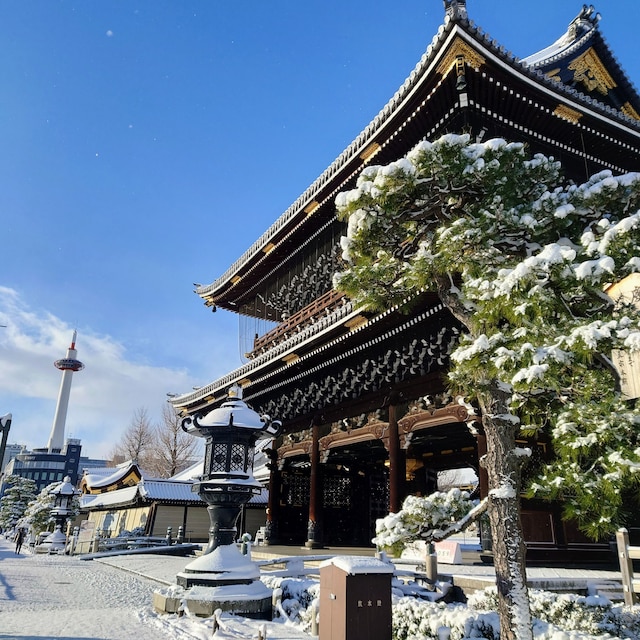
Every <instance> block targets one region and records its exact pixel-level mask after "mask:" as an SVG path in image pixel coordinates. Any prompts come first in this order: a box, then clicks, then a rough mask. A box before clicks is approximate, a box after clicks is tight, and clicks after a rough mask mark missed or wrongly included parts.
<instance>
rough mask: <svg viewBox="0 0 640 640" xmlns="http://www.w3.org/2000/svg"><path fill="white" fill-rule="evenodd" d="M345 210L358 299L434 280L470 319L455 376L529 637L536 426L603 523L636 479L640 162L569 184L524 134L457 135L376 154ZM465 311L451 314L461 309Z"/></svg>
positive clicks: (508, 589) (399, 299)
mask: <svg viewBox="0 0 640 640" xmlns="http://www.w3.org/2000/svg"><path fill="white" fill-rule="evenodd" d="M336 205H337V208H338V215H339V216H340V217H342V218H343V219H347V220H348V228H347V236H346V237H345V238H343V240H342V247H343V257H344V259H345V261H346V268H345V270H344V271H343V272H342V273H339V274H337V275H336V277H335V282H334V284H335V286H336V287H337V288H338V289H340V290H342V291H345V292H346V293H347V294H348V295H349V296H350V297H351V298H352V299H353V300H354V302H355V303H356V304H357V305H362V307H364V308H371V309H377V310H382V309H387V308H389V307H390V306H391V305H394V304H395V305H398V306H399V308H401V309H409V308H411V306H412V305H413V304H415V303H416V300H418V299H419V296H418V295H417V294H418V293H419V292H421V291H424V290H431V291H435V292H437V293H438V295H439V297H440V299H441V301H442V302H443V304H444V305H445V306H446V307H447V308H448V310H449V312H450V313H451V314H452V316H453V317H454V318H455V319H456V320H457V321H458V322H459V323H460V325H461V327H462V328H463V333H462V338H461V340H460V342H459V344H458V346H457V348H456V349H455V351H454V352H453V353H452V354H451V368H450V372H449V383H450V385H451V387H452V390H453V391H454V392H456V393H462V394H464V395H465V396H466V397H467V400H468V401H469V402H470V403H472V404H470V405H469V406H470V407H471V406H477V407H479V409H480V420H481V424H482V428H483V430H484V434H485V436H486V439H487V448H488V452H487V454H486V456H484V459H483V460H482V461H481V462H482V464H483V465H484V466H485V468H486V470H487V475H488V481H489V496H488V497H489V503H488V512H489V518H490V523H491V532H492V539H493V552H494V564H495V567H496V579H497V587H498V595H499V613H500V618H501V637H502V638H504V639H507V638H518V639H519V640H524V639H529V638H531V637H532V630H531V616H530V612H529V610H528V606H526V603H527V602H528V594H527V590H526V576H525V571H524V542H523V537H522V531H521V526H520V518H519V508H520V502H519V500H520V494H521V491H522V478H521V473H522V464H523V462H524V461H525V460H526V459H527V456H528V455H530V453H531V452H530V451H529V450H528V449H523V448H519V447H517V446H516V437H517V436H519V435H520V434H521V433H523V432H526V433H529V434H535V433H537V432H541V431H546V432H548V433H549V434H550V436H551V438H552V442H553V447H554V450H555V453H556V459H555V460H554V461H553V462H551V463H550V464H549V465H548V466H547V467H546V468H545V469H544V470H543V472H542V474H541V477H540V478H539V479H538V481H537V482H535V483H534V484H533V485H532V486H531V492H532V493H533V494H535V495H538V496H545V497H550V498H559V499H562V500H563V501H564V504H565V505H566V514H567V515H569V516H572V517H575V518H576V519H577V520H578V522H579V523H580V525H581V526H582V527H583V529H584V530H585V531H587V532H588V533H590V534H591V535H592V536H594V537H601V536H603V535H606V534H608V533H611V532H612V531H613V530H615V528H616V527H617V526H618V525H619V524H622V523H623V522H624V520H625V512H624V508H623V502H622V497H621V496H624V495H625V492H629V491H632V490H634V489H636V490H637V487H638V484H639V483H640V474H638V473H637V469H638V468H639V467H640V413H639V411H638V408H637V406H636V404H635V402H631V401H629V400H627V399H626V398H625V397H624V396H623V395H622V393H621V385H620V382H621V380H620V376H619V373H618V370H617V369H616V368H615V367H614V366H613V361H612V352H613V351H614V350H620V351H623V352H626V353H627V354H633V353H635V352H637V351H638V350H640V331H639V328H640V314H639V312H638V309H637V307H636V306H635V305H633V304H630V303H628V302H626V301H624V300H619V301H617V302H616V301H614V299H613V298H612V297H611V296H610V295H608V294H607V293H606V291H607V289H608V287H609V286H610V285H611V284H612V283H616V282H620V281H622V280H623V279H624V278H626V277H628V276H630V275H631V274H634V273H636V272H638V271H640V255H639V252H638V247H639V246H640V212H638V208H639V207H640V176H639V175H638V174H630V175H624V176H619V177H614V176H612V175H611V173H610V172H602V173H599V174H598V175H596V176H594V177H592V178H591V179H590V180H589V181H588V182H587V183H586V184H583V185H580V186H576V185H572V184H569V183H566V182H565V181H564V180H563V178H562V176H561V167H560V165H559V163H557V162H555V161H553V159H550V158H546V157H543V156H541V155H536V156H535V157H533V158H531V157H529V156H528V155H527V152H526V148H525V147H524V145H522V144H510V143H507V142H505V141H504V140H489V141H487V142H485V143H482V144H474V143H471V142H470V139H469V136H467V135H463V136H456V135H449V136H444V137H443V138H441V139H439V140H437V141H436V142H433V143H428V142H423V143H421V144H419V145H418V146H417V147H416V148H415V149H414V150H413V151H411V152H410V153H409V154H408V155H407V156H406V157H405V158H402V159H401V160H399V161H397V162H394V163H392V164H390V165H387V166H384V167H380V166H377V167H373V166H372V167H368V168H366V169H365V170H364V171H363V172H362V174H361V176H360V177H359V179H358V183H357V186H356V188H355V189H354V190H352V191H349V192H345V193H342V194H340V195H339V196H338V198H337V199H336ZM452 321H453V319H452Z"/></svg>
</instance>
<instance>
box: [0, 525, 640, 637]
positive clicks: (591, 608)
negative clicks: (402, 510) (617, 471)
mask: <svg viewBox="0 0 640 640" xmlns="http://www.w3.org/2000/svg"><path fill="white" fill-rule="evenodd" d="M188 562H189V559H187V558H176V557H171V556H158V555H152V556H117V557H114V558H105V559H103V560H101V561H97V560H94V561H84V560H81V559H79V558H74V557H69V556H56V555H51V556H49V555H45V554H36V555H32V554H30V553H29V552H28V551H26V552H24V551H23V553H22V554H20V555H16V554H15V553H14V550H13V543H12V542H10V541H9V540H5V539H4V538H2V537H1V536H0V639H1V640H18V639H20V640H48V639H49V638H62V639H64V640H89V639H90V640H129V639H130V638H133V639H135V640H152V639H153V640H162V638H173V639H175V640H205V639H207V640H210V639H211V638H212V637H213V638H215V639H216V640H231V639H235V640H250V639H251V640H253V639H254V638H257V637H258V632H259V631H261V630H262V629H261V627H265V629H264V631H266V633H264V634H263V636H265V637H266V638H267V639H268V640H311V636H310V635H308V633H305V632H304V631H303V630H302V627H301V626H300V624H301V623H302V620H301V619H300V618H298V619H297V623H296V624H294V623H291V622H289V621H288V620H287V621H286V622H283V618H280V621H277V620H276V621H274V622H268V623H265V622H263V621H252V620H246V619H243V618H239V617H235V616H229V615H225V616H224V617H223V620H222V623H223V627H222V628H220V629H218V630H217V631H216V632H215V635H214V634H213V621H212V620H211V619H200V618H194V617H191V616H189V615H183V616H177V615H159V614H157V613H155V612H154V611H153V609H152V606H151V602H152V593H153V592H154V591H155V590H157V589H162V588H163V586H165V585H167V584H171V583H172V582H173V581H174V579H175V574H176V573H177V572H178V571H180V570H181V569H182V568H183V567H184V565H185V564H187V563H188ZM473 568H474V567H472V566H465V567H459V570H460V571H465V570H466V571H469V570H471V569H473ZM485 570H486V568H485ZM539 571H540V572H545V571H549V570H548V569H547V570H545V569H543V568H540V569H539ZM540 577H542V575H540ZM547 577H548V576H547ZM265 579H266V578H265ZM266 580H267V582H268V583H269V582H270V583H271V584H269V586H271V587H276V586H279V585H278V584H276V582H277V579H275V578H270V579H266ZM285 582H286V585H285V583H284V582H283V583H281V584H280V587H281V588H283V591H285V592H286V593H285V594H283V601H282V604H283V606H284V608H285V609H286V611H285V613H286V614H287V615H290V616H291V618H292V619H293V618H296V613H295V612H296V611H298V610H299V606H298V605H297V600H300V599H302V598H298V599H296V598H297V596H298V595H301V594H302V593H303V592H304V593H305V594H306V596H307V600H308V596H309V591H308V590H309V589H310V590H311V591H313V592H314V593H316V594H317V591H316V590H317V582H315V581H310V580H304V579H303V580H287V581H285ZM394 592H395V594H396V595H395V597H394V620H395V622H394V624H397V626H398V633H399V637H401V638H407V639H408V638H411V640H417V639H420V640H423V639H425V638H429V639H431V638H437V637H438V634H437V632H438V628H439V627H442V626H447V627H449V628H450V629H451V636H450V637H451V639H452V640H461V639H462V638H465V639H466V638H470V637H480V636H482V637H485V638H486V637H491V638H495V637H496V634H497V627H498V620H497V616H496V615H495V613H493V611H494V610H495V609H494V608H493V607H494V606H495V602H493V601H492V597H491V596H490V595H489V596H481V598H480V600H478V599H476V601H475V605H476V607H475V609H474V608H473V607H466V606H465V605H461V604H451V605H444V604H439V603H437V602H436V603H430V602H425V601H424V600H417V599H415V598H410V597H399V591H398V590H397V587H396V588H394ZM400 595H401V594H400ZM568 598H570V596H558V595H556V594H551V593H549V592H543V591H537V592H535V591H534V592H532V606H533V609H534V615H535V616H537V617H538V618H539V619H538V620H537V621H536V624H535V629H534V635H535V638H536V640H594V639H596V638H597V639H598V640H605V639H607V640H611V639H612V638H623V639H625V640H627V639H632V640H640V607H633V608H632V609H631V608H624V607H621V606H620V605H616V606H614V607H612V605H611V603H609V602H608V601H606V600H604V601H603V600H601V599H599V598H593V597H590V598H581V599H580V600H582V604H581V603H580V602H576V601H575V600H573V601H572V600H569V599H568ZM286 599H288V603H287V602H286V601H285V600H286ZM494 599H495V597H494ZM585 603H586V605H587V606H586V609H585V606H584V605H585ZM470 604H471V603H470ZM478 605H480V607H478ZM603 612H604V613H603ZM306 617H307V618H308V616H306ZM544 620H546V621H544ZM603 622H604V624H603ZM298 623H300V624H298ZM307 628H308V627H307ZM578 629H579V630H578ZM487 634H489V635H487Z"/></svg>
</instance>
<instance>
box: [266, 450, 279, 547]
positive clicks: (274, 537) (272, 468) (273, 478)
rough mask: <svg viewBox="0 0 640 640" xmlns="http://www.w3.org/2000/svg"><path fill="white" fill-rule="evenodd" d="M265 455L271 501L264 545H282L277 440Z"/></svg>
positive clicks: (268, 504) (268, 508)
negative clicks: (267, 458)
mask: <svg viewBox="0 0 640 640" xmlns="http://www.w3.org/2000/svg"><path fill="white" fill-rule="evenodd" d="M265 453H266V454H267V456H268V457H269V463H268V464H267V466H268V467H269V501H268V503H267V522H266V527H265V535H264V543H265V544H267V545H269V544H280V526H279V522H280V490H281V484H282V483H281V474H280V469H279V468H278V451H277V449H276V441H275V438H274V439H273V441H272V442H271V448H269V449H266V450H265Z"/></svg>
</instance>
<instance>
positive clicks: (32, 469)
mask: <svg viewBox="0 0 640 640" xmlns="http://www.w3.org/2000/svg"><path fill="white" fill-rule="evenodd" d="M81 449H82V445H81V444H80V440H76V439H74V438H68V439H67V441H66V442H65V444H64V447H63V448H62V450H61V451H60V453H49V450H48V449H34V450H33V451H25V452H23V453H19V454H17V455H16V456H15V458H13V459H12V460H11V461H10V462H9V464H7V466H6V468H5V475H4V478H3V480H5V481H6V478H7V477H8V476H11V475H15V476H21V477H22V478H30V479H31V480H33V481H35V483H36V486H37V487H38V491H41V490H42V489H44V488H45V487H46V486H47V485H49V484H51V483H52V482H58V481H62V479H63V478H64V477H65V476H69V477H70V478H71V483H72V484H76V483H77V482H78V468H79V465H80V450H81ZM2 492H3V493H4V482H3V487H2Z"/></svg>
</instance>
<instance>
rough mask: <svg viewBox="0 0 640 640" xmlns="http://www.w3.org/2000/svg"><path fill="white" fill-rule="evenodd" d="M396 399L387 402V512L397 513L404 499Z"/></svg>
mask: <svg viewBox="0 0 640 640" xmlns="http://www.w3.org/2000/svg"><path fill="white" fill-rule="evenodd" d="M396 403H397V398H395V397H392V398H391V400H390V401H389V445H388V447H389V511H390V512H391V513H398V511H400V509H401V508H402V501H403V499H404V480H405V473H406V470H405V467H406V464H405V459H404V455H403V454H404V452H403V451H402V450H401V449H400V435H399V432H398V416H397V409H396Z"/></svg>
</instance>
